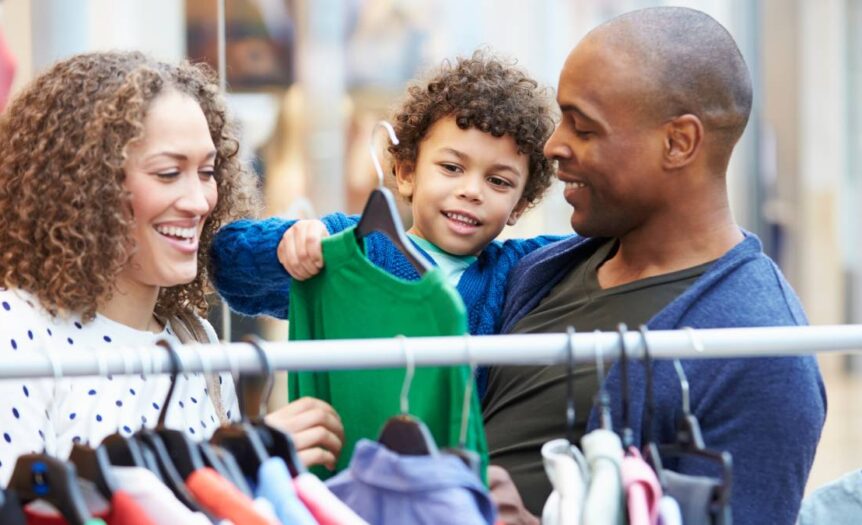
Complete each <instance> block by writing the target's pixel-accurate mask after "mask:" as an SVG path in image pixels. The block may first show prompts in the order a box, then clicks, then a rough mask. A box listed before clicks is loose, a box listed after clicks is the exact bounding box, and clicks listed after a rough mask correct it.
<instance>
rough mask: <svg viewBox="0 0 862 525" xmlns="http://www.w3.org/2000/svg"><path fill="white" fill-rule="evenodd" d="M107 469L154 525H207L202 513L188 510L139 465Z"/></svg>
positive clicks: (157, 479) (208, 524) (207, 521)
mask: <svg viewBox="0 0 862 525" xmlns="http://www.w3.org/2000/svg"><path fill="white" fill-rule="evenodd" d="M111 470H112V471H113V473H114V477H115V478H116V480H117V484H118V485H119V488H120V489H122V490H123V491H125V492H126V493H127V494H128V495H129V496H131V498H132V499H133V500H135V503H137V504H138V505H140V506H141V508H142V509H144V510H145V511H146V513H147V517H148V518H150V520H151V521H153V522H154V523H156V525H173V524H175V523H183V524H189V525H210V521H209V519H208V518H207V517H206V515H204V514H202V513H200V512H192V511H191V510H189V509H188V507H186V506H185V505H183V503H182V502H181V501H180V500H178V499H177V498H176V496H174V494H173V492H171V490H170V489H169V488H168V487H166V486H165V485H164V484H163V483H162V482H161V481H159V478H157V477H156V475H155V474H153V473H152V472H150V471H149V470H147V469H145V468H140V467H114V468H113V469H111Z"/></svg>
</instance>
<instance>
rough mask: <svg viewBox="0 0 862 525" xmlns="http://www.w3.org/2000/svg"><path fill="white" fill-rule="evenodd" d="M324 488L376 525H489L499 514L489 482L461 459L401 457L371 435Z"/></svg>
mask: <svg viewBox="0 0 862 525" xmlns="http://www.w3.org/2000/svg"><path fill="white" fill-rule="evenodd" d="M326 486H327V487H328V488H329V490H331V491H332V492H333V493H334V494H335V495H336V496H338V498H339V499H341V501H343V502H344V503H346V504H347V505H348V506H349V507H350V508H352V509H353V510H354V511H355V512H356V513H357V514H359V515H360V516H361V517H362V518H363V519H365V520H366V521H368V523H372V524H375V525H396V524H397V525H400V524H402V523H411V524H415V525H431V524H438V523H454V522H457V523H458V524H459V525H486V524H488V525H490V524H493V523H494V520H495V519H496V514H497V512H496V509H495V507H494V504H493V502H492V501H491V498H490V495H489V494H488V491H487V490H486V489H485V486H484V485H483V484H482V482H481V481H480V480H479V478H478V477H476V475H475V474H474V473H473V472H472V471H470V469H469V468H467V466H466V465H465V464H464V463H463V462H462V461H461V459H459V458H457V457H455V456H452V455H448V454H439V455H436V456H402V455H399V454H396V453H394V452H392V451H390V450H389V449H387V448H386V447H384V446H383V445H381V444H379V443H377V442H375V441H369V440H367V439H363V440H360V441H359V442H358V443H357V444H356V448H355V450H354V452H353V458H351V460H350V467H349V468H348V469H347V470H345V471H343V472H341V474H339V475H337V476H335V477H334V478H332V479H330V480H329V481H327V482H326Z"/></svg>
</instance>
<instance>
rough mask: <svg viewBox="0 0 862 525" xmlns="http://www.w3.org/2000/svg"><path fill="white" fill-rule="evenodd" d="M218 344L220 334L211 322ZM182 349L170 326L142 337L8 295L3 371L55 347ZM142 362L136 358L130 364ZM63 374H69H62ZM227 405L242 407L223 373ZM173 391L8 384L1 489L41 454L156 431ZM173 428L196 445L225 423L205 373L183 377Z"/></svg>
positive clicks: (166, 379) (0, 410)
mask: <svg viewBox="0 0 862 525" xmlns="http://www.w3.org/2000/svg"><path fill="white" fill-rule="evenodd" d="M203 324H204V326H205V327H206V329H207V332H208V333H209V334H210V338H211V339H212V340H213V341H215V340H216V337H215V333H214V331H213V329H212V327H211V326H210V325H209V324H208V323H206V322H204V323H203ZM163 338H165V339H168V340H171V341H172V342H174V343H176V344H179V340H178V339H177V338H176V336H174V335H173V332H172V330H171V328H170V326H167V327H165V329H164V330H163V331H162V332H161V333H152V332H148V331H142V330H136V329H133V328H130V327H128V326H126V325H123V324H120V323H117V322H115V321H112V320H110V319H108V318H106V317H103V316H97V317H96V318H95V319H94V320H93V321H91V322H89V323H86V324H85V323H83V322H82V321H81V319H80V318H79V317H77V316H71V317H69V318H66V319H62V318H56V317H52V316H51V315H50V314H48V313H47V312H46V311H45V310H44V309H42V308H41V306H40V305H39V303H38V300H36V299H35V297H33V296H32V295H30V294H28V293H26V292H23V291H20V290H11V289H10V290H4V289H0V366H3V367H12V366H14V364H15V360H16V357H17V356H19V355H22V354H24V353H26V352H40V351H44V350H43V349H45V348H48V349H50V352H52V355H58V356H60V355H63V354H67V353H70V352H76V351H81V350H84V349H93V348H105V347H108V348H110V347H119V346H128V347H132V346H141V345H153V344H155V343H156V341H158V340H159V339H163ZM134 359H135V356H134V355H132V354H131V353H129V361H130V362H133V361H134ZM57 372H58V373H62V370H60V369H58V370H57ZM219 383H220V385H221V398H222V404H223V406H224V407H225V409H226V411H227V413H228V417H229V418H232V419H236V418H238V416H239V414H238V411H239V408H238V404H237V398H236V392H235V390H234V385H233V380H232V378H231V375H230V373H222V374H219ZM169 386H170V376H168V375H160V376H151V377H147V376H143V375H135V376H113V377H112V376H110V375H109V376H107V377H98V376H93V377H75V378H65V379H59V380H56V381H55V380H54V379H20V380H19V379H8V380H2V381H0V486H2V485H5V484H6V483H7V482H8V480H9V477H10V476H11V474H12V470H13V468H14V466H15V460H16V458H17V457H18V456H20V455H21V454H26V453H30V452H36V451H39V452H41V451H42V450H43V449H44V450H45V451H46V452H47V453H48V454H51V455H53V456H56V457H59V458H65V457H67V456H68V455H69V451H70V450H71V448H72V444H73V442H78V441H80V442H82V443H90V444H94V445H95V444H98V443H99V442H101V440H102V439H103V438H104V437H105V436H107V435H109V434H112V433H114V432H117V431H119V432H120V433H122V434H124V435H131V434H132V433H133V432H135V431H136V430H137V429H139V428H140V427H141V426H142V425H146V426H147V427H150V428H152V427H154V426H155V424H156V422H157V420H158V418H159V412H160V410H161V405H162V403H164V401H165V397H166V395H167V392H168V388H169ZM166 425H167V426H168V427H170V428H175V429H179V430H183V431H185V432H186V433H187V434H188V435H189V436H190V437H192V438H193V439H205V438H208V437H209V436H210V435H211V434H212V432H213V431H214V430H215V428H216V427H218V425H219V417H218V414H216V411H215V408H214V406H213V404H212V402H211V401H210V399H209V397H208V389H207V384H206V381H205V378H204V375H203V374H181V375H179V376H178V377H177V382H176V387H175V389H174V393H173V397H172V398H171V406H170V407H169V410H168V413H167V420H166Z"/></svg>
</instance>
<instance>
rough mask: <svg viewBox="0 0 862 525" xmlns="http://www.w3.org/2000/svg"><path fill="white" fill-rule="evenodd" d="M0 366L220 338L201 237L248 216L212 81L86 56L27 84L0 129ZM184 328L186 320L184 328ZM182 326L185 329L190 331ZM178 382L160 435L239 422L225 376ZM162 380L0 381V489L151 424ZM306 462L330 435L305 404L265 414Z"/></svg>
mask: <svg viewBox="0 0 862 525" xmlns="http://www.w3.org/2000/svg"><path fill="white" fill-rule="evenodd" d="M0 151H2V152H3V154H2V156H0V157H2V158H0V246H2V247H3V252H2V257H0V366H2V363H11V362H14V360H15V356H16V355H20V354H22V353H24V352H34V351H43V349H46V348H47V349H49V350H51V351H52V352H54V353H56V354H60V353H67V352H74V351H76V350H80V349H82V348H87V347H90V348H92V347H99V346H106V345H110V346H129V345H141V344H152V343H154V342H155V341H157V340H158V339H160V338H168V339H173V340H174V341H177V337H176V335H175V333H174V330H175V329H177V324H178V323H184V324H197V325H198V327H199V328H201V327H202V328H203V329H204V331H205V332H206V334H207V337H206V338H202V339H205V340H206V339H208V340H211V341H214V340H215V334H214V333H213V330H212V327H210V326H209V324H207V323H206V322H205V321H203V320H202V319H201V318H200V317H197V316H196V315H190V314H197V315H201V314H203V313H204V312H205V309H206V302H205V299H204V292H205V287H206V283H207V275H206V267H207V253H208V248H209V243H210V240H211V239H212V235H213V233H214V232H215V231H216V230H217V229H218V227H219V226H220V225H221V224H222V223H223V222H225V221H227V220H229V219H230V218H231V217H233V216H236V215H241V214H244V213H246V212H248V211H249V210H250V209H251V204H252V198H251V195H252V193H251V192H250V191H248V189H247V188H248V186H247V185H246V173H245V171H244V170H243V168H242V167H241V165H240V163H239V161H238V159H237V151H238V145H237V140H236V138H235V135H234V132H233V129H232V126H231V124H230V122H229V121H228V119H227V116H226V112H225V108H224V103H223V101H222V99H221V97H220V96H219V94H218V90H217V88H216V85H215V83H214V82H213V79H212V76H211V74H210V73H208V72H207V71H206V70H205V69H202V68H200V67H195V66H192V65H189V64H182V65H178V66H176V65H169V64H164V63H160V62H156V61H154V60H152V59H150V58H148V57H146V56H145V55H142V54H140V53H134V52H128V53H93V54H85V55H79V56H75V57H73V58H70V59H68V60H65V61H63V62H60V63H58V64H56V65H55V66H54V67H52V68H51V69H50V70H48V71H47V72H46V73H44V74H43V75H41V76H40V77H39V78H37V79H36V80H35V81H33V82H32V83H31V84H30V85H29V87H27V88H26V89H25V90H24V92H23V93H22V94H21V95H20V96H18V97H17V98H16V99H15V100H14V101H13V103H12V105H11V106H10V107H9V108H8V109H7V111H6V113H5V114H4V116H3V119H2V122H0ZM180 319H185V321H180ZM186 328H189V327H188V326H187V327H186ZM209 379H210V380H209V382H208V381H207V378H205V377H204V376H203V375H202V374H188V375H182V376H180V377H179V378H178V379H177V385H176V389H175V391H174V394H173V397H172V399H171V406H169V407H168V414H167V421H166V423H167V425H168V426H169V427H171V428H177V429H182V430H185V431H186V432H187V433H188V434H189V435H190V436H191V437H194V438H198V439H202V438H206V437H208V436H209V435H210V434H211V433H212V431H213V430H214V429H215V428H216V427H217V426H218V425H219V423H220V422H223V421H227V420H229V419H235V418H236V417H237V416H238V414H237V401H236V395H235V392H234V387H233V381H232V380H231V377H230V375H229V374H221V375H219V376H218V377H217V380H214V379H215V378H209ZM168 386H169V379H168V378H167V377H164V376H159V377H149V378H148V377H144V376H135V377H119V376H118V377H111V376H108V377H90V378H75V379H62V380H58V381H54V380H44V379H43V380H7V381H2V382H0V485H2V484H4V483H5V482H6V481H7V480H8V477H9V475H10V474H11V472H12V469H13V467H14V463H15V459H16V457H17V456H18V455H20V454H22V453H26V452H30V451H33V450H42V449H43V448H44V449H45V450H46V451H47V452H48V453H51V454H53V455H56V456H58V457H65V456H66V455H67V454H68V451H69V450H70V448H71V445H72V443H74V442H78V441H82V442H89V443H94V444H95V443H98V442H99V441H101V439H102V438H103V437H104V436H106V435H108V434H111V433H114V432H117V431H119V432H121V433H123V434H125V435H128V434H131V433H132V432H134V431H135V430H136V429H137V428H140V427H141V426H142V425H145V426H153V425H154V424H155V422H156V420H157V419H158V415H159V412H160V411H161V409H162V407H161V403H162V402H163V401H164V399H165V396H166V394H167V389H168ZM270 421H271V422H272V423H274V424H276V425H278V426H281V428H283V429H285V430H287V431H291V432H293V433H294V434H295V437H296V440H297V445H298V447H299V448H300V449H301V457H303V459H304V460H305V461H307V462H308V463H324V464H331V463H332V462H333V461H334V459H333V458H331V457H330V456H333V457H334V456H335V455H337V454H338V451H339V450H340V439H341V435H342V434H341V427H340V421H338V417H337V415H335V414H334V412H333V411H332V410H331V408H329V407H328V406H322V405H321V404H320V403H314V402H309V401H303V402H302V403H297V404H294V405H293V406H289V407H287V408H286V409H284V410H283V411H282V412H281V413H280V414H274V415H271V417H270Z"/></svg>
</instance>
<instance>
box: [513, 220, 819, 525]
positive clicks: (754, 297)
mask: <svg viewBox="0 0 862 525" xmlns="http://www.w3.org/2000/svg"><path fill="white" fill-rule="evenodd" d="M743 233H745V239H744V240H743V241H742V242H740V243H739V244H738V245H737V246H735V247H734V248H733V249H731V250H730V251H729V252H728V253H726V254H725V255H724V256H722V257H721V258H720V259H719V260H718V261H716V262H715V263H714V264H712V265H711V266H710V267H709V269H708V270H707V271H706V273H705V274H704V275H702V276H701V277H700V278H699V279H698V280H697V281H696V282H695V283H694V284H693V285H692V286H691V287H690V288H689V289H688V290H686V291H685V292H684V293H683V294H681V295H680V296H679V297H678V298H677V299H675V300H674V301H673V302H671V303H670V304H669V305H668V306H667V307H665V308H664V309H663V310H662V311H660V312H659V313H658V314H656V315H655V316H654V317H653V318H652V319H651V320H650V321H649V323H648V327H649V328H650V329H652V330H670V329H677V328H681V327H686V326H690V327H694V328H725V327H754V326H784V325H804V324H807V320H806V317H805V313H804V312H803V310H802V306H801V304H800V302H799V299H798V298H797V297H796V294H795V293H794V292H793V290H792V289H791V288H790V285H789V284H788V283H787V282H786V281H785V279H784V277H783V276H782V274H781V271H780V270H779V269H778V267H777V266H776V265H775V263H773V262H772V260H771V259H769V257H767V256H766V255H765V254H764V253H763V251H762V247H761V244H760V241H759V240H758V239H757V237H756V236H754V235H752V234H749V233H746V232H743ZM598 242H600V241H599V240H594V239H584V238H579V237H574V238H571V239H568V240H565V241H562V242H559V243H555V244H553V245H550V246H547V247H545V248H543V249H541V250H537V251H535V252H533V253H532V254H530V255H529V256H527V257H525V258H524V259H523V260H522V261H521V262H520V263H519V265H518V266H517V267H516V268H515V270H513V272H512V275H511V276H510V282H511V285H510V286H509V289H508V293H507V299H506V304H505V306H504V310H503V323H502V324H503V327H502V332H503V333H507V332H509V331H510V330H511V329H512V327H513V326H514V325H515V323H516V322H517V321H518V320H519V319H521V318H522V317H523V316H524V315H525V314H527V313H528V312H530V311H531V310H532V309H533V308H535V307H536V305H538V304H539V301H541V300H542V298H544V297H545V296H546V295H547V294H548V292H549V291H550V290H551V289H552V288H553V287H554V286H555V285H556V284H557V283H558V282H559V281H560V280H561V279H562V278H563V277H564V276H565V275H567V274H568V272H569V271H570V270H571V264H572V261H576V260H579V259H582V258H583V257H584V254H588V253H592V251H594V250H595V248H596V246H597V243H598ZM741 344H742V345H744V343H741ZM682 363H683V367H684V369H685V372H686V375H687V376H688V381H689V383H690V388H691V409H692V412H693V413H694V415H695V416H696V417H697V418H698V420H699V421H700V425H701V429H702V431H703V438H704V441H705V443H706V446H707V447H708V448H712V449H719V450H727V451H729V452H730V453H731V454H732V455H733V490H732V500H731V504H732V506H733V522H734V525H748V524H752V525H754V524H757V525H762V524H767V523H768V524H770V525H773V524H775V525H783V524H788V525H789V524H792V523H794V522H795V520H796V514H797V512H798V511H799V505H800V501H801V500H802V494H803V491H804V489H805V483H806V480H807V478H808V473H809V470H810V469H811V464H812V462H813V460H814V453H815V450H816V448H817V442H818V440H819V439H820V432H821V429H822V428H823V423H824V419H825V416H826V393H825V390H824V388H823V382H822V380H821V377H820V371H819V369H818V366H817V362H816V361H815V360H814V358H813V357H778V358H776V357H769V358H768V357H764V358H752V359H738V358H736V359H690V360H683V361H682ZM653 378H654V395H655V407H656V410H655V416H654V421H653V425H652V426H653V431H654V436H655V440H656V441H657V442H659V443H670V442H674V440H675V429H676V424H677V421H678V418H679V417H680V415H681V412H682V401H681V395H680V384H679V380H678V378H677V376H676V373H675V371H674V369H673V364H672V361H655V362H654V366H653ZM605 384H606V385H607V387H608V390H609V392H610V394H611V396H612V398H613V404H612V408H613V419H614V428H617V429H619V428H622V421H621V418H620V413H621V404H620V400H621V385H620V371H619V367H618V365H614V366H613V367H612V368H611V369H610V371H609V374H608V377H607V379H606V382H605ZM644 388H645V376H644V367H643V366H642V364H641V363H640V362H631V363H630V366H629V389H628V390H629V392H628V398H629V400H630V401H629V403H630V405H629V406H630V427H631V428H632V429H634V430H635V439H636V442H637V443H638V444H640V442H641V440H642V439H643V436H644V428H643V423H644V422H643V414H644V391H645V390H644ZM561 416H562V414H561ZM597 426H598V421H597V414H596V413H595V411H593V413H592V414H591V415H590V428H596V427H597ZM665 467H666V468H670V469H671V470H675V471H678V472H683V473H689V474H703V475H715V474H716V471H715V470H711V469H710V468H708V467H707V466H705V465H704V464H703V463H702V462H697V461H694V460H691V459H688V460H686V459H683V460H679V461H668V462H666V465H665Z"/></svg>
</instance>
